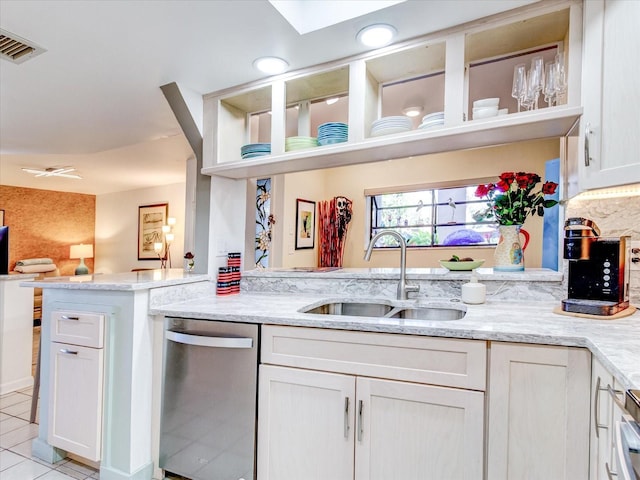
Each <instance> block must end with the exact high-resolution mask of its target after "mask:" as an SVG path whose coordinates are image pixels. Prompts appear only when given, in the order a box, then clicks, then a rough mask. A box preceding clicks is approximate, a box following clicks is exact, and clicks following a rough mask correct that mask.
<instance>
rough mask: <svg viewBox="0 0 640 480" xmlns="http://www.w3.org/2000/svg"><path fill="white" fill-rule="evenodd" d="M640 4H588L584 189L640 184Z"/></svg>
mask: <svg viewBox="0 0 640 480" xmlns="http://www.w3.org/2000/svg"><path fill="white" fill-rule="evenodd" d="M639 22H640V2H637V1H635V0H589V1H587V2H585V4H584V25H585V28H584V30H585V34H584V54H583V58H584V60H583V77H582V95H583V105H584V115H583V118H582V123H581V124H582V135H581V141H582V143H583V146H584V149H583V150H582V152H581V154H580V157H581V161H580V162H579V166H580V187H581V189H582V190H584V189H592V188H602V187H610V186H616V185H626V184H631V183H637V182H640V135H638V134H637V130H638V112H639V111H640V89H639V88H638V78H640V63H639V62H638V61H636V60H635V59H636V56H637V52H638V51H640V35H638V24H639Z"/></svg>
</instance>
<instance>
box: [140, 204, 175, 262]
mask: <svg viewBox="0 0 640 480" xmlns="http://www.w3.org/2000/svg"><path fill="white" fill-rule="evenodd" d="M168 215H169V204H168V203H156V204H154V205H141V206H139V207H138V260H158V254H157V253H156V252H155V250H154V249H153V244H154V243H156V242H162V239H163V236H162V226H163V225H165V224H166V222H167V217H168Z"/></svg>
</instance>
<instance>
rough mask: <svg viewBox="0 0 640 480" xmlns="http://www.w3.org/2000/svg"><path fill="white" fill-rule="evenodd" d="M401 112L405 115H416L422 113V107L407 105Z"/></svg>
mask: <svg viewBox="0 0 640 480" xmlns="http://www.w3.org/2000/svg"><path fill="white" fill-rule="evenodd" d="M402 113H403V114H404V115H406V116H407V117H417V116H418V115H420V114H421V113H422V107H407V108H405V109H404V110H402Z"/></svg>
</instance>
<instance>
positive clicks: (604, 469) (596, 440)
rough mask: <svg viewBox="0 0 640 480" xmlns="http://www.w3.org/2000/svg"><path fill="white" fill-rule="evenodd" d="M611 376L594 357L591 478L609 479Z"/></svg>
mask: <svg viewBox="0 0 640 480" xmlns="http://www.w3.org/2000/svg"><path fill="white" fill-rule="evenodd" d="M609 387H611V388H613V376H612V375H611V374H610V373H609V372H607V370H606V369H605V368H604V367H603V366H602V364H600V362H598V361H597V360H596V359H595V358H594V359H593V362H592V370H591V401H592V404H591V452H590V464H591V465H590V470H591V477H590V478H591V480H610V475H612V472H613V471H614V470H615V469H614V468H612V462H611V460H612V457H613V455H612V449H611V446H612V445H611V443H612V440H613V439H612V432H613V427H612V419H613V400H612V398H611V395H610V393H609V391H608V388H609Z"/></svg>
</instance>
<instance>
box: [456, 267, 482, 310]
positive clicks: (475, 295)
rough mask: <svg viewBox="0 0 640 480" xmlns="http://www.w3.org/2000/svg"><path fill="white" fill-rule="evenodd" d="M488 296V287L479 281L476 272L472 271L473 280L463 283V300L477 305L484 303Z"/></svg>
mask: <svg viewBox="0 0 640 480" xmlns="http://www.w3.org/2000/svg"><path fill="white" fill-rule="evenodd" d="M486 296H487V287H486V286H485V285H483V284H482V283H478V277H477V275H476V272H475V271H474V272H473V273H471V280H469V282H468V283H465V284H464V285H462V301H463V302H464V303H469V304H473V305H477V304H480V303H484V301H485V298H486Z"/></svg>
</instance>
